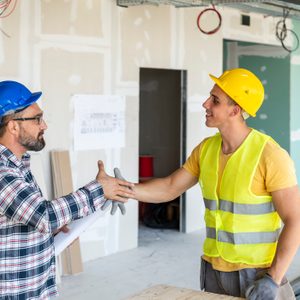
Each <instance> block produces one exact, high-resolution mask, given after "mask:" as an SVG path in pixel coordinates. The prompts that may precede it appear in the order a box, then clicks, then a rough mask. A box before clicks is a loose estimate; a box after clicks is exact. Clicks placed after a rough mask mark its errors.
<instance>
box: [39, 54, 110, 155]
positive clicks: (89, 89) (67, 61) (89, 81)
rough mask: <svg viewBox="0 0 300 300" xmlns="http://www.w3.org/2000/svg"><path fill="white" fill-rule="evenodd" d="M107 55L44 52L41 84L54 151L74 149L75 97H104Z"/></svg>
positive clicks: (42, 55)
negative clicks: (73, 96) (100, 95)
mask: <svg viewBox="0 0 300 300" xmlns="http://www.w3.org/2000/svg"><path fill="white" fill-rule="evenodd" d="M104 56H105V55H104V54H103V53H95V52H94V53H93V52H86V51H82V52H80V51H78V50H77V51H73V50H71V49H70V50H65V49H58V48H45V49H41V78H42V79H41V85H42V88H43V92H44V110H45V115H46V119H47V121H48V130H47V141H48V144H49V145H50V146H51V148H61V149H70V148H71V146H72V140H73V137H72V130H71V129H72V128H71V123H72V120H73V107H72V103H71V98H72V95H75V94H102V93H103V89H104V75H105V71H104V69H105V64H104V60H105V57H104Z"/></svg>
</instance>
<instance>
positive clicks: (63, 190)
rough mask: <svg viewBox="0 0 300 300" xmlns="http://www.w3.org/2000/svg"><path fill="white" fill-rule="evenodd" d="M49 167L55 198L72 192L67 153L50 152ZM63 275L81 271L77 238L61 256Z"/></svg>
mask: <svg viewBox="0 0 300 300" xmlns="http://www.w3.org/2000/svg"><path fill="white" fill-rule="evenodd" d="M51 166H52V177H53V186H54V195H55V197H56V198H58V197H61V196H63V195H66V194H69V193H71V192H72V191H73V182H72V172H71V163H70V157H69V152H68V151H52V152H51ZM61 261H62V267H63V274H68V275H72V274H78V273H80V272H82V271H83V265H82V259H81V251H80V243H79V238H77V239H76V240H75V241H74V242H73V243H72V244H71V245H70V246H68V247H67V249H66V250H65V251H64V252H63V253H62V255H61Z"/></svg>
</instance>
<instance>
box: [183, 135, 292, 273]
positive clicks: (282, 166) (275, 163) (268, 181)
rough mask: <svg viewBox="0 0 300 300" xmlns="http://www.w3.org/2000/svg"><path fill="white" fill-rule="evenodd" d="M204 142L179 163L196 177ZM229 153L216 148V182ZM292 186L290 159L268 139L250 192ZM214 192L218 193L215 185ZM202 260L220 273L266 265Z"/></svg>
mask: <svg viewBox="0 0 300 300" xmlns="http://www.w3.org/2000/svg"><path fill="white" fill-rule="evenodd" d="M204 141H205V140H203V141H202V142H201V143H200V144H199V145H198V146H197V147H196V148H195V149H194V150H193V151H192V153H191V155H190V156H189V157H188V159H187V161H186V162H185V163H184V165H183V168H184V169H186V170H187V171H188V172H189V173H191V174H192V175H193V176H195V177H197V178H199V176H200V171H201V166H200V165H199V158H200V153H201V149H202V145H203V143H204ZM231 155H232V154H228V155H226V154H223V153H222V151H220V160H219V183H220V182H221V180H220V179H221V178H222V174H223V170H224V168H225V166H226V163H227V161H228V159H229V158H230V156H231ZM295 185H297V178H296V172H295V167H294V163H293V161H292V160H291V158H290V156H289V155H288V153H287V152H286V151H285V150H284V149H283V148H281V147H280V146H279V145H277V144H275V143H273V142H271V141H269V142H268V143H267V144H266V146H265V148H264V150H263V153H262V156H261V159H260V161H259V164H258V166H257V169H256V173H255V175H254V178H253V182H252V187H251V190H252V192H253V193H254V194H255V195H258V196H263V195H270V193H271V192H274V191H278V190H281V189H285V188H289V187H293V186H295ZM217 193H219V184H218V187H217ZM203 259H205V260H206V261H208V262H210V263H211V264H212V266H213V268H214V269H215V270H219V271H223V272H231V271H237V270H240V269H244V268H266V267H269V265H258V266H253V265H251V266H250V265H247V264H234V263H230V262H227V261H225V260H224V259H222V258H221V257H208V256H206V255H204V256H203Z"/></svg>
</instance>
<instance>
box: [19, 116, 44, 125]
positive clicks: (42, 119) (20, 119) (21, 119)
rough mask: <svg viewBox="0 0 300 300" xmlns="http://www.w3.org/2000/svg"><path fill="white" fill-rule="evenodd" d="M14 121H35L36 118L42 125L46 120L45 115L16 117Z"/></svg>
mask: <svg viewBox="0 0 300 300" xmlns="http://www.w3.org/2000/svg"><path fill="white" fill-rule="evenodd" d="M13 120H14V121H33V120H36V121H37V124H38V125H41V124H42V123H43V122H44V118H43V116H35V117H30V118H15V119H13Z"/></svg>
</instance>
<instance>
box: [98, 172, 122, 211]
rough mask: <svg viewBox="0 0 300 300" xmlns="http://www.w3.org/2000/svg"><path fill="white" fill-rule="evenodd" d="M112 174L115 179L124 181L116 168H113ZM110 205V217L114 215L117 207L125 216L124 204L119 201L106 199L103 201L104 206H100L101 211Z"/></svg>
mask: <svg viewBox="0 0 300 300" xmlns="http://www.w3.org/2000/svg"><path fill="white" fill-rule="evenodd" d="M114 174H115V177H116V178H118V179H122V180H125V179H124V177H123V176H122V175H121V172H120V170H119V169H118V168H114ZM110 205H111V210H110V214H111V215H114V214H115V213H116V211H117V209H118V207H119V209H120V211H121V213H122V215H125V213H126V208H125V204H124V203H123V202H121V201H113V200H110V199H107V200H105V202H104V204H103V205H102V206H101V210H105V209H106V208H107V207H109V206H110Z"/></svg>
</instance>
